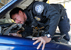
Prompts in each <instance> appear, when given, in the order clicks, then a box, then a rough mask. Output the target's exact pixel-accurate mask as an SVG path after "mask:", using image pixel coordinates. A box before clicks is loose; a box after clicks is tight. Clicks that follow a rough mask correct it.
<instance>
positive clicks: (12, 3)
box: [0, 0, 24, 18]
mask: <svg viewBox="0 0 71 50" xmlns="http://www.w3.org/2000/svg"><path fill="white" fill-rule="evenodd" d="M22 1H24V0H10V2H8V3H7V4H5V5H4V6H2V7H1V8H0V18H2V17H3V16H4V15H5V14H6V13H7V12H8V11H9V10H11V9H12V8H14V7H15V6H17V5H18V3H20V2H22Z"/></svg>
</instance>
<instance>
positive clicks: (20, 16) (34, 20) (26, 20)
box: [10, 1, 60, 50]
mask: <svg viewBox="0 0 71 50" xmlns="http://www.w3.org/2000/svg"><path fill="white" fill-rule="evenodd" d="M10 17H11V18H12V19H13V20H14V21H15V22H16V23H21V24H24V25H25V32H24V33H23V34H22V35H23V36H24V34H25V33H28V34H32V32H33V29H32V27H38V28H41V27H43V29H44V31H43V32H42V34H43V36H40V37H36V38H33V40H36V41H35V42H34V43H33V45H35V44H36V43H38V42H40V44H39V45H38V47H37V49H39V48H40V47H41V45H42V44H43V46H42V50H44V48H45V44H46V43H49V42H50V41H51V39H52V37H53V35H54V33H55V30H56V27H57V25H58V23H59V20H60V14H59V13H58V12H57V10H56V9H55V8H54V7H52V6H51V5H49V4H47V3H44V2H37V1H36V2H33V3H32V4H30V6H28V7H27V8H26V9H25V10H22V9H21V8H18V7H16V8H14V9H13V10H11V12H10ZM26 27H27V28H26ZM28 30H29V31H28Z"/></svg>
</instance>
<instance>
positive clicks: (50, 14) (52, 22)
mask: <svg viewBox="0 0 71 50" xmlns="http://www.w3.org/2000/svg"><path fill="white" fill-rule="evenodd" d="M45 15H46V17H47V18H49V24H48V23H47V22H46V23H45V24H46V25H47V24H48V26H47V27H48V28H49V29H48V30H46V31H45V34H50V35H51V37H53V35H54V33H55V30H56V27H57V25H58V23H59V20H60V14H59V13H58V12H57V11H56V10H55V9H54V8H53V7H52V6H50V5H49V7H48V11H47V13H46V14H45ZM47 27H46V29H47Z"/></svg>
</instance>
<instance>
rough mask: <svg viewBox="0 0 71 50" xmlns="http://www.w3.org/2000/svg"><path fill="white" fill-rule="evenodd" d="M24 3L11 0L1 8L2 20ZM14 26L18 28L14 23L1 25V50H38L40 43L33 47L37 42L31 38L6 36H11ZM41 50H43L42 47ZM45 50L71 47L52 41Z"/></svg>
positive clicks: (64, 49) (68, 49)
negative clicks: (10, 11)
mask: <svg viewBox="0 0 71 50" xmlns="http://www.w3.org/2000/svg"><path fill="white" fill-rule="evenodd" d="M22 1H23V2H25V0H11V1H10V2H8V3H7V4H6V5H4V6H3V7H2V8H0V18H2V17H3V16H4V15H5V14H6V13H7V12H8V11H9V10H11V9H12V8H13V7H15V6H16V5H17V4H19V3H20V4H21V3H23V2H22ZM13 26H14V27H15V28H16V26H17V25H16V24H14V23H6V24H0V50H37V49H36V48H37V46H38V44H39V43H37V44H36V45H33V42H35V41H33V40H32V39H31V38H23V37H13V36H8V35H6V34H9V32H10V31H11V29H12V28H14V27H13ZM4 28H6V29H4ZM14 31H15V30H14ZM39 50H42V46H41V47H40V49H39ZM44 50H71V46H69V45H67V44H64V43H60V42H56V41H51V42H50V43H47V44H46V46H45V49H44Z"/></svg>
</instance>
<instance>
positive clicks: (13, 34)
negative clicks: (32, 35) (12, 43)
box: [9, 33, 22, 37]
mask: <svg viewBox="0 0 71 50" xmlns="http://www.w3.org/2000/svg"><path fill="white" fill-rule="evenodd" d="M9 35H12V36H16V37H22V35H21V34H18V33H9Z"/></svg>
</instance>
